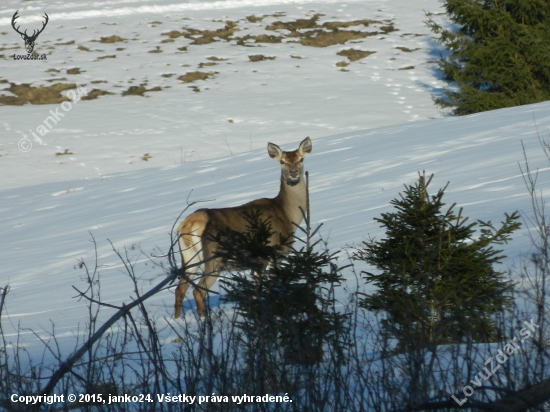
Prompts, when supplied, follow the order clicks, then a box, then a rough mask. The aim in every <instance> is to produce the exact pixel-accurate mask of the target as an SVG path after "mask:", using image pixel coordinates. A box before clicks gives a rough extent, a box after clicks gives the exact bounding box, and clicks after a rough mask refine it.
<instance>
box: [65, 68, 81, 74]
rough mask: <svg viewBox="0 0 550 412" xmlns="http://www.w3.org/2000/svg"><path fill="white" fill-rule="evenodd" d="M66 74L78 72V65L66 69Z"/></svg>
mask: <svg viewBox="0 0 550 412" xmlns="http://www.w3.org/2000/svg"><path fill="white" fill-rule="evenodd" d="M66 71H67V74H80V73H82V72H81V71H80V67H73V68H72V69H67V70H66Z"/></svg>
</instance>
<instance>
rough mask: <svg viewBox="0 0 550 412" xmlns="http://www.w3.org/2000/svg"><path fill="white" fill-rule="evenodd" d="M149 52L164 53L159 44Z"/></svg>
mask: <svg viewBox="0 0 550 412" xmlns="http://www.w3.org/2000/svg"><path fill="white" fill-rule="evenodd" d="M148 53H162V50H161V49H160V47H159V46H157V48H156V49H155V50H149V51H148Z"/></svg>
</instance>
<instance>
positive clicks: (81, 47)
mask: <svg viewBox="0 0 550 412" xmlns="http://www.w3.org/2000/svg"><path fill="white" fill-rule="evenodd" d="M77 49H78V50H82V51H87V52H89V51H90V49H88V48H87V47H86V46H78V47H77Z"/></svg>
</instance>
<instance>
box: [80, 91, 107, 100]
mask: <svg viewBox="0 0 550 412" xmlns="http://www.w3.org/2000/svg"><path fill="white" fill-rule="evenodd" d="M109 94H114V93H111V92H108V91H105V90H100V89H92V90H91V91H89V92H88V94H87V95H86V96H83V97H82V100H94V99H97V98H98V97H99V96H106V95H109Z"/></svg>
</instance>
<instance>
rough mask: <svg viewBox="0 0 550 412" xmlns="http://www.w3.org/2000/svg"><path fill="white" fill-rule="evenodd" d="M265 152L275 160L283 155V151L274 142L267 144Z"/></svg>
mask: <svg viewBox="0 0 550 412" xmlns="http://www.w3.org/2000/svg"><path fill="white" fill-rule="evenodd" d="M267 153H269V157H271V158H272V159H275V160H281V156H282V155H283V151H282V150H281V148H280V147H279V146H277V145H276V144H275V143H268V144H267Z"/></svg>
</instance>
